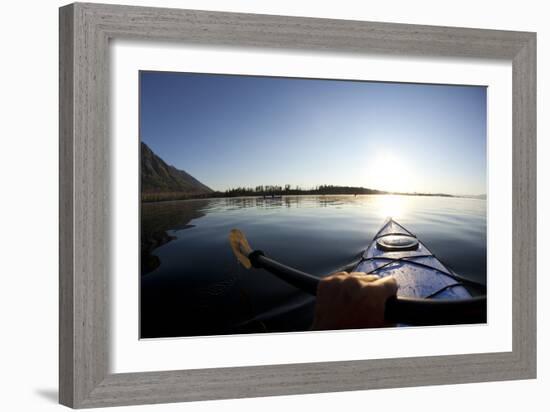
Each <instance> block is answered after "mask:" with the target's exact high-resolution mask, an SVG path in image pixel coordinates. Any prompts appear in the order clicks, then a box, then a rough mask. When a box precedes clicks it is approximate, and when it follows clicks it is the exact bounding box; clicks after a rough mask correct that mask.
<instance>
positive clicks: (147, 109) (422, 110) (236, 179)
mask: <svg viewBox="0 0 550 412" xmlns="http://www.w3.org/2000/svg"><path fill="white" fill-rule="evenodd" d="M140 135H141V136H140V138H141V139H142V140H143V141H144V142H145V143H146V144H147V145H148V146H149V147H150V148H151V149H152V150H153V151H154V152H155V153H156V154H157V155H159V156H160V157H161V158H162V159H164V160H165V161H166V162H167V163H169V164H172V165H174V166H176V167H177V168H179V169H183V170H185V171H186V172H188V173H190V174H191V175H193V176H194V177H196V178H197V179H199V180H200V181H202V182H203V183H204V184H206V185H208V186H210V187H211V188H213V189H215V190H225V189H227V188H230V187H236V186H251V187H254V186H257V185H274V184H277V185H285V184H291V185H292V186H296V185H299V186H301V187H303V188H309V187H314V186H316V185H321V184H333V185H345V186H363V187H369V188H375V189H382V190H392V191H404V192H430V193H436V192H437V193H441V192H443V193H451V194H482V193H486V88H485V87H474V86H442V85H425V84H403V83H380V82H366V81H341V80H313V79H291V78H274V77H257V76H229V75H207V74H191V73H170V72H141V74H140Z"/></svg>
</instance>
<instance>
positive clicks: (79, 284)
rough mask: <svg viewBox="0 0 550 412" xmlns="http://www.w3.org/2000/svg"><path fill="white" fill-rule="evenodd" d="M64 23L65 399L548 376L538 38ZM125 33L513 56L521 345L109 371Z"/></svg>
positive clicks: (243, 17)
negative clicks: (113, 141)
mask: <svg viewBox="0 0 550 412" xmlns="http://www.w3.org/2000/svg"><path fill="white" fill-rule="evenodd" d="M59 24H60V26H59V27H60V46H59V47H60V54H59V55H60V119H59V127H60V181H59V184H60V274H59V276H60V295H59V296H60V298H59V304H60V307H59V308H60V310H59V322H60V328H59V332H60V335H59V363H60V365H59V367H60V370H59V377H60V378H59V399H60V402H61V403H62V404H64V405H67V406H70V407H74V408H86V407H100V406H113V405H129V404H144V403H161V402H179V401H195V400H205V399H223V398H244V397H256V396H272V395H289V394H303V393H318V392H330V391H350V390H361V389H373V388H388V387H406V386H419V385H439V384H453V383H465V382H484V381H498V380H510V379H529V378H535V377H536V342H537V340H536V300H535V299H536V290H535V286H536V267H535V265H536V34H535V33H527V32H512V31H498V30H480V29H467V28H453V27H431V26H419V25H407V24H390V23H371V22H363V21H343V20H329V19H316V18H302V17H286V16H272V15H254V14H237V13H220V12H211V11H193V10H177V9H159V8H145V7H130V6H117V5H104V4H84V3H76V4H71V5H68V6H65V7H62V8H61V9H60V22H59ZM119 38H121V39H145V40H157V41H179V42H186V43H194V44H199V45H209V44H223V45H237V46H251V47H262V48H285V49H295V50H305V51H307V50H330V51H342V52H353V53H373V52H376V53H386V54H387V53H390V54H407V55H410V54H416V55H428V56H452V57H459V58H469V57H475V58H495V59H504V60H507V61H511V62H512V66H513V69H512V71H513V86H512V87H513V118H512V122H513V182H512V183H513V233H510V234H503V235H505V236H506V235H510V236H512V237H513V265H512V266H513V268H512V270H513V275H512V276H513V286H512V287H513V347H512V351H510V352H502V353H481V354H467V355H452V356H428V357H414V358H399V359H380V360H359V361H340V362H321V363H306V364H291V365H269V366H252V367H232V368H215V369H197V370H180V371H164V372H143V373H124V374H111V373H109V368H108V366H109V345H108V335H109V330H108V327H109V324H108V323H109V322H108V304H109V302H108V297H109V282H108V273H107V270H108V265H107V262H108V256H109V254H108V252H109V238H108V230H107V228H108V225H109V218H108V189H109V187H108V185H109V181H108V177H109V144H108V141H109V135H108V123H109V115H108V114H109V98H108V96H109V84H108V83H109V40H110V39H119ZM502 121H510V119H502ZM489 299H490V297H489Z"/></svg>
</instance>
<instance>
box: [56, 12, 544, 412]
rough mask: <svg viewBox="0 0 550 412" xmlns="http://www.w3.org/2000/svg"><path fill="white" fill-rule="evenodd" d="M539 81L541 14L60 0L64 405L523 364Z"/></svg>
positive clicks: (255, 391) (531, 328)
mask: <svg viewBox="0 0 550 412" xmlns="http://www.w3.org/2000/svg"><path fill="white" fill-rule="evenodd" d="M535 98H536V35H535V34H534V33H527V32H509V31H498V30H480V29H466V28H450V27H432V26H416V25H402V24H392V23H371V22H359V21H343V20H326V19H312V18H298V17H287V16H268V15H252V14H235V13H221V12H208V11H193V10H177V9H158V8H143V7H131V6H116V5H103V4H80V3H75V4H71V5H68V6H65V7H62V8H61V9H60V402H61V403H62V404H64V405H67V406H70V407H74V408H85V407H101V406H116V405H130V404H144V403H160V402H179V401H193V400H205V399H223V398H241V397H254V396H271V395H286V394H300V393H318V392H329V391H349V390H359V389H370V388H387V387H404V386H420V385H434V384H446V383H465V382H483V381H496V380H510V379H528V378H534V377H535V376H536V289H535V283H536V272H535V261H536V259H535V254H536V230H535V223H536V209H535V207H536V164H535V160H536V151H535V150H536V147H535V140H536V117H535V116H536V106H535V105H536V101H535ZM403 342H407V345H403ZM342 348H345V350H343V349H342Z"/></svg>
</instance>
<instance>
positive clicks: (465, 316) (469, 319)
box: [248, 250, 487, 326]
mask: <svg viewBox="0 0 550 412" xmlns="http://www.w3.org/2000/svg"><path fill="white" fill-rule="evenodd" d="M248 258H249V259H250V262H251V263H252V266H254V267H255V268H262V269H265V270H267V271H268V272H270V273H272V274H274V275H275V276H277V277H278V278H279V279H281V280H284V281H285V282H287V283H289V284H291V285H292V286H294V287H296V288H298V289H300V290H302V291H304V292H306V293H309V294H310V295H313V296H316V295H317V287H318V285H319V282H320V279H319V278H317V277H315V276H313V275H310V274H309V273H306V272H302V271H301V270H298V269H295V268H293V267H290V266H287V265H284V264H282V263H279V262H277V261H276V260H273V259H271V258H269V257H267V256H265V255H264V253H263V252H262V251H260V250H255V251H253V252H251V253H250V254H249V255H248ZM385 318H386V320H387V321H388V322H393V323H403V324H407V325H417V326H419V325H424V326H426V325H444V324H467V323H485V322H486V321H487V298H486V297H485V296H481V297H475V298H470V299H445V300H444V299H418V298H406V297H393V298H390V299H388V300H387V302H386V308H385Z"/></svg>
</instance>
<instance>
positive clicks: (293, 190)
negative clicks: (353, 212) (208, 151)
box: [215, 184, 389, 197]
mask: <svg viewBox="0 0 550 412" xmlns="http://www.w3.org/2000/svg"><path fill="white" fill-rule="evenodd" d="M387 193H389V192H384V191H382V190H374V189H368V188H365V187H358V186H335V185H320V186H315V187H314V188H308V189H306V188H301V187H300V186H294V187H292V186H291V185H289V184H287V185H284V186H278V185H260V186H255V187H234V188H230V189H227V190H225V192H217V193H216V194H215V195H216V196H219V197H237V196H263V197H273V196H288V195H318V194H320V195H373V194H387Z"/></svg>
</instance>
